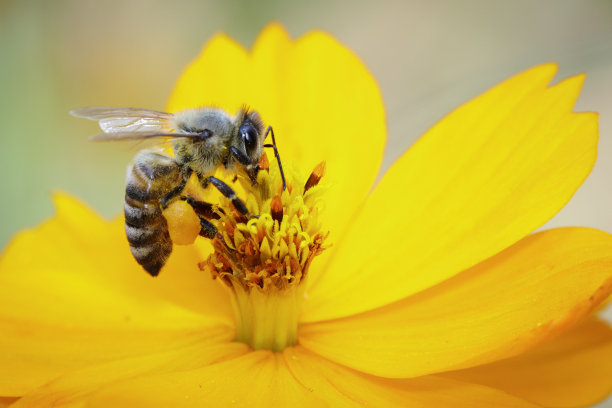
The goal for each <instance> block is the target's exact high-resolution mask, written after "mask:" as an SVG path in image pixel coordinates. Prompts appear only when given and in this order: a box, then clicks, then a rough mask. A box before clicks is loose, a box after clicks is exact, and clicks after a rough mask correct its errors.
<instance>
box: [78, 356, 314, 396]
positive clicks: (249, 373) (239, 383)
mask: <svg viewBox="0 0 612 408" xmlns="http://www.w3.org/2000/svg"><path fill="white" fill-rule="evenodd" d="M87 406H88V407H91V408H94V407H115V408H121V407H130V408H131V407H149V408H153V407H164V408H166V407H173V408H182V407H185V408H192V407H229V406H234V407H304V408H307V407H313V406H314V407H316V406H322V400H321V398H320V396H317V395H313V393H312V392H310V391H309V390H307V389H306V388H304V387H303V386H302V385H301V384H299V383H298V382H297V381H296V379H295V378H294V377H293V375H292V374H291V372H290V371H289V370H288V369H287V366H286V364H285V362H284V361H283V358H282V355H281V354H278V353H272V352H270V351H254V352H250V353H247V354H244V355H242V356H239V357H237V358H234V359H231V360H228V361H224V362H221V363H218V364H213V365H210V366H207V367H202V368H199V369H194V370H188V371H181V372H176V373H169V374H162V375H151V376H147V377H139V378H135V379H132V380H126V381H121V382H117V383H115V384H113V385H109V386H107V387H105V388H103V389H101V390H100V391H99V392H97V393H94V394H92V395H91V396H89V397H88V398H87Z"/></svg>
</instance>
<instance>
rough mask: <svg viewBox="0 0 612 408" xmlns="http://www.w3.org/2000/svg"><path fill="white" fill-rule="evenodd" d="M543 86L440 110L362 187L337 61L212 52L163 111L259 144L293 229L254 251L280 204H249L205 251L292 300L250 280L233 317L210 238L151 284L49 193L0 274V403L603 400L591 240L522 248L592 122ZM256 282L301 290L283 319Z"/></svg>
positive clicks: (571, 175) (582, 235)
mask: <svg viewBox="0 0 612 408" xmlns="http://www.w3.org/2000/svg"><path fill="white" fill-rule="evenodd" d="M555 72H556V66H555V65H553V64H547V65H542V66H538V67H535V68H532V69H530V70H528V71H525V72H523V73H520V74H518V75H516V76H514V77H512V78H510V79H508V80H507V81H505V82H503V83H501V84H500V85H498V86H496V87H494V88H493V89H491V90H489V91H488V92H486V93H484V94H482V95H481V96H479V97H477V98H476V99H474V100H472V101H470V102H468V103H467V104H465V105H463V106H461V107H460V108H458V109H457V110H455V111H453V112H452V113H451V114H449V115H448V116H447V117H445V118H444V119H442V120H441V121H440V122H439V123H438V124H436V125H435V126H434V127H433V128H432V129H431V130H429V131H428V132H427V133H426V134H425V135H424V136H423V137H422V138H421V139H420V140H419V142H417V143H416V144H415V145H414V146H413V147H412V148H411V149H410V150H409V151H408V152H406V153H405V154H404V155H403V156H402V157H401V158H400V159H399V160H398V161H397V162H396V163H395V164H394V165H393V166H392V167H391V168H390V169H389V170H388V171H387V172H386V174H385V175H384V177H383V178H382V179H381V180H380V182H379V183H378V184H377V185H376V186H375V187H372V186H373V183H374V180H375V179H376V175H377V172H378V169H379V166H380V163H381V159H382V155H383V151H384V143H385V122H384V121H385V118H384V112H383V107H382V103H381V97H380V93H379V91H378V88H377V86H376V84H375V82H374V81H373V79H372V78H371V76H370V74H369V73H368V72H367V70H366V69H365V68H364V67H363V66H362V64H361V63H360V62H359V60H358V59H357V58H356V57H355V56H354V55H353V54H352V53H351V52H349V51H348V50H346V49H345V48H344V47H342V46H341V45H340V44H338V43H337V42H336V41H335V40H333V39H332V38H330V37H329V36H328V35H326V34H323V33H320V32H312V33H309V34H307V35H305V36H304V37H302V38H300V39H298V40H297V41H291V40H290V39H289V38H288V36H287V34H286V33H285V31H284V30H283V29H282V28H281V27H279V26H277V25H271V26H269V27H268V28H267V29H265V30H264V32H263V33H262V34H261V36H260V37H259V39H258V40H257V41H256V43H255V45H254V49H253V50H252V51H251V52H247V51H246V50H244V49H243V48H242V47H241V46H239V45H238V44H236V43H235V42H234V41H232V40H231V39H229V38H227V37H225V36H222V35H219V36H216V37H215V38H214V39H213V40H211V42H210V43H209V44H208V45H207V46H206V47H205V49H204V50H203V52H202V54H201V55H200V56H199V57H198V58H197V59H196V60H195V61H194V62H193V63H192V64H191V65H190V66H189V67H188V68H187V70H186V71H185V72H184V73H183V75H182V76H181V78H180V79H179V81H178V84H177V86H176V88H175V90H174V92H173V94H172V96H171V98H170V102H169V106H168V109H169V110H171V111H176V110H178V109H183V108H187V107H193V106H198V105H216V106H220V107H222V108H224V109H227V110H228V111H230V112H233V111H235V110H236V109H237V108H238V107H239V106H240V105H241V104H243V103H248V104H249V105H250V106H252V107H253V108H255V109H257V110H258V111H259V112H260V113H261V115H262V118H263V119H264V121H265V122H266V123H267V124H272V125H273V126H274V131H275V133H276V136H277V142H278V145H279V149H280V152H281V157H282V159H283V163H284V164H286V166H287V169H293V170H288V174H289V175H288V182H289V183H290V184H291V183H293V184H292V186H293V187H292V188H293V189H294V190H295V191H293V190H292V192H291V194H293V195H290V194H289V193H287V194H286V195H285V196H284V197H282V203H281V204H282V211H283V214H284V215H286V214H288V213H287V212H291V211H293V212H294V215H296V214H297V215H296V216H297V218H295V219H294V218H293V216H291V217H290V218H291V219H292V220H294V221H291V220H289V221H291V222H292V224H291V225H293V226H294V227H295V226H296V225H298V224H299V225H300V227H301V228H303V231H301V232H304V231H306V230H307V229H308V228H311V230H310V231H311V233H309V234H308V235H307V236H306V235H301V236H300V238H299V239H300V240H301V241H299V242H306V244H304V245H302V244H296V249H295V250H293V251H292V250H290V249H289V246H290V242H292V243H295V242H297V241H290V240H289V239H288V240H287V241H286V243H287V248H285V249H283V248H281V247H282V245H283V244H282V243H280V241H278V242H272V241H271V242H268V243H266V244H265V245H264V244H263V241H264V238H266V234H267V233H262V235H260V234H259V232H258V231H261V230H259V229H258V228H272V231H274V234H276V233H281V232H279V231H280V230H275V229H274V228H275V227H274V225H277V224H274V222H272V224H270V219H275V218H274V217H277V218H278V219H281V217H280V215H279V211H280V207H278V205H279V204H278V202H277V203H272V200H274V199H273V198H271V197H265V198H262V197H260V196H257V194H259V193H260V192H258V191H259V190H257V189H254V190H253V191H250V192H249V191H248V190H249V188H248V186H247V188H245V189H244V191H241V192H240V194H245V195H247V196H249V195H252V198H251V199H249V198H246V200H247V205H248V206H249V208H254V207H253V206H258V207H261V208H259V209H260V212H262V213H266V214H270V217H271V218H269V217H268V218H267V217H264V216H262V217H260V218H259V219H253V220H251V221H248V222H251V223H252V224H253V225H251V226H249V227H248V228H251V227H253V228H254V230H253V231H254V232H253V235H249V234H250V233H249V232H248V230H245V229H244V228H246V227H245V226H244V225H239V224H240V222H239V220H237V218H234V221H232V220H231V219H229V218H227V219H226V220H225V221H226V222H227V223H229V224H228V225H232V226H233V227H232V228H229V229H228V230H225V231H223V232H224V233H225V234H226V235H225V237H226V238H224V240H225V239H227V241H228V242H229V244H228V245H230V244H231V245H233V246H238V245H240V243H241V242H242V241H240V240H241V239H249V237H251V238H252V239H254V240H258V241H257V242H258V243H260V244H262V245H263V246H260V247H259V248H258V249H257V251H259V253H260V254H261V256H263V258H261V259H262V265H263V264H264V263H263V259H264V258H265V259H266V260H270V259H273V258H274V259H285V258H284V257H283V256H284V255H287V254H289V255H287V256H289V257H290V260H292V261H293V262H295V261H296V260H299V261H300V262H301V261H302V260H303V259H304V260H306V259H310V261H308V262H306V261H304V263H303V264H300V265H301V266H300V268H302V269H301V273H304V274H307V275H308V276H307V279H306V277H304V279H302V280H301V281H300V284H299V285H297V286H291V285H289V284H290V283H291V282H294V280H296V279H298V275H295V274H290V275H291V276H289V275H286V276H284V277H281V278H279V277H278V276H274V273H273V272H270V271H274V270H276V269H274V268H267V269H266V270H258V271H259V272H261V274H259V272H258V273H257V274H251V275H248V273H250V272H252V271H253V270H255V269H252V270H251V269H248V270H246V272H245V273H244V276H242V275H241V276H242V278H243V280H242V281H240V282H241V283H240V285H243V284H244V285H246V286H238V287H237V289H236V288H235V290H236V291H238V292H239V291H240V290H244V291H245V293H246V292H247V291H248V290H247V289H244V288H251V289H252V292H251V293H250V294H247V295H245V296H243V297H242V298H240V295H235V294H233V293H234V292H232V289H228V285H227V284H228V283H229V284H230V286H231V284H232V282H233V281H232V279H233V275H231V271H232V268H231V267H229V269H228V265H226V264H225V263H224V262H225V261H226V260H227V259H226V260H223V259H222V258H223V256H224V255H223V254H224V252H223V251H224V249H223V248H222V247H219V244H220V242H221V241H220V240H218V239H217V240H216V241H215V248H216V249H217V252H215V253H213V251H212V248H211V245H210V242H209V241H207V240H204V239H199V240H198V241H196V244H195V245H193V246H175V248H174V253H173V256H172V257H171V258H170V260H169V262H168V264H167V265H166V267H165V269H164V270H162V273H161V275H160V276H159V277H157V278H155V279H153V278H151V277H150V276H149V275H148V274H146V273H145V272H144V271H143V270H142V269H141V268H140V267H139V266H138V265H137V264H136V262H135V261H134V260H133V259H132V257H131V255H130V252H129V250H128V246H127V242H126V240H125V237H124V232H123V225H122V223H123V221H122V219H117V220H115V221H112V222H107V221H104V220H102V219H101V218H100V217H98V216H97V215H96V214H95V213H93V212H92V211H91V210H89V209H88V208H87V207H85V206H84V205H82V204H80V203H79V202H77V201H76V200H74V199H72V198H69V197H67V196H64V195H56V196H55V198H54V200H55V205H56V207H57V215H56V216H55V217H54V218H52V219H51V220H49V221H47V222H45V223H43V224H42V225H41V226H39V227H38V228H36V229H34V230H31V231H24V232H22V233H20V234H19V235H18V236H17V237H16V238H15V239H14V240H13V241H12V242H11V243H10V244H9V246H8V248H7V249H6V250H5V251H4V253H3V256H2V258H1V259H0V395H2V396H5V397H6V398H4V399H0V406H1V405H2V404H8V403H10V402H12V401H14V400H16V398H10V397H22V398H20V399H18V400H17V401H16V402H15V404H14V406H15V407H49V406H53V407H56V408H57V407H82V406H88V407H140V406H142V407H195V406H199V407H200V406H212V407H223V406H230V405H231V406H265V407H268V406H305V407H311V406H334V407H335V406H363V405H369V406H374V407H389V406H399V407H406V406H409V407H449V406H451V407H533V406H550V407H566V406H568V407H569V406H583V405H588V404H593V403H595V402H596V401H598V400H599V399H601V398H603V397H605V395H607V393H608V392H609V390H610V388H611V386H612V380H611V378H612V365H611V364H610V363H609V362H610V361H612V359H611V357H612V331H611V330H610V328H609V327H608V326H607V325H606V324H604V323H603V322H601V321H598V320H597V319H596V318H595V317H589V314H590V312H592V311H593V309H594V308H596V307H597V306H598V305H599V304H600V303H601V302H602V301H603V300H604V299H605V298H606V297H607V296H608V295H609V294H610V292H611V290H612V288H611V282H612V280H611V278H612V236H610V235H609V234H607V233H604V232H601V231H597V230H594V229H588V228H561V229H553V230H549V231H543V232H538V233H535V234H533V235H529V234H530V233H531V232H532V231H534V230H535V229H537V228H538V227H540V226H541V225H542V224H544V223H545V222H546V221H547V220H549V219H550V218H551V217H552V216H553V215H554V214H555V213H556V212H557V211H558V210H559V209H560V208H561V207H562V206H563V205H564V204H565V203H566V202H567V201H568V200H569V199H570V197H571V196H572V194H573V193H574V192H575V190H576V189H577V188H578V187H579V185H580V184H581V183H582V181H583V180H584V179H585V178H586V176H587V175H588V173H589V172H590V169H591V167H592V165H593V163H594V161H595V155H596V141H597V116H596V115H595V114H593V113H572V112H571V110H572V107H573V105H574V102H575V99H576V97H577V95H578V92H579V89H580V87H581V84H582V81H583V76H576V77H572V78H569V79H566V80H564V81H562V82H560V83H559V84H557V85H555V86H552V87H550V86H548V84H549V82H550V81H551V79H552V78H553V76H554V75H555ZM323 161H324V162H325V163H326V171H325V175H324V177H323V178H322V179H321V182H320V187H321V188H320V189H319V190H320V191H318V192H317V194H318V197H317V199H316V200H312V202H309V199H306V198H303V200H304V201H303V202H301V201H299V200H301V199H302V198H301V196H302V195H305V194H303V190H304V189H303V188H302V187H300V188H301V190H300V188H298V186H303V184H299V183H298V180H300V177H301V180H302V181H303V180H304V179H305V178H306V177H308V174H309V173H310V172H311V171H312V170H313V169H315V168H316V166H317V164H318V163H320V162H323ZM274 169H275V163H274V162H271V163H270V170H269V174H270V177H271V180H270V182H269V183H270V184H269V185H271V186H274V185H278V176H274V172H275V170H274ZM264 172H265V171H264ZM262 174H263V173H262ZM264 176H265V174H264ZM274 183H276V184H274ZM260 184H261V185H263V184H265V183H260ZM319 193H320V194H319ZM240 194H239V195H240ZM279 194H280V195H281V196H282V194H285V193H279ZM268 199H270V200H268ZM319 204H321V206H320V207H319ZM221 205H222V208H225V209H226V210H228V211H227V213H228V214H227V216H228V217H233V215H232V214H231V207H230V206H229V204H227V203H225V204H223V203H222V204H221ZM302 205H304V206H306V207H302ZM292 206H293V207H292ZM264 207H265V208H264ZM315 208H316V210H315ZM275 209H276V210H275ZM275 211H276V212H275ZM313 211H314V213H313ZM313 214H314V215H313ZM301 216H304V217H305V218H303V221H304V222H305V223H310V224H308V225H309V226H310V227H307V226H304V225H302V224H300V221H295V220H297V219H299V217H301ZM234 222H235V225H234V224H232V223H234ZM245 222H246V221H245ZM248 222H247V223H248ZM255 224H256V225H255ZM219 225H221V224H219ZM223 225H225V224H223ZM266 225H267V227H266ZM241 228H242V230H241ZM279 228H280V227H279ZM296 228H297V227H296ZM237 230H238V231H242V232H240V233H241V234H243V233H244V234H243V235H242V238H240V237H237V235H236V234H234V235H231V234H233V233H234V232H235V231H237ZM327 231H329V233H330V235H329V236H328V237H327V236H326V232H327ZM317 232H320V235H319V238H320V240H319V241H317V238H315V236H316V234H317ZM274 234H272V235H274ZM230 235H231V236H230ZM296 236H297V235H292V237H294V238H295V237H296ZM294 238H291V239H294ZM266 239H267V238H266ZM295 239H297V238H295ZM319 244H320V246H317V245H319ZM275 245H276V246H275ZM304 247H308V249H307V250H308V251H314V252H317V253H318V252H320V250H323V249H324V248H326V249H325V250H324V251H323V252H322V253H321V254H318V256H316V257H315V256H314V255H312V256H311V254H312V252H305V251H307V250H306V249H304ZM226 249H227V248H226ZM281 251H286V252H283V253H282V254H283V256H281V255H279V254H281ZM299 251H302V252H299ZM228 253H230V252H226V253H225V255H228ZM315 255H317V254H315ZM228 256H229V255H228ZM275 257H276V258H275ZM309 257H310V258H309ZM241 259H242V258H241ZM244 262H246V261H244ZM198 263H200V266H201V268H202V269H203V270H204V271H205V272H206V273H205V272H203V271H202V270H200V268H198ZM265 265H269V264H265ZM293 265H294V266H295V264H293ZM237 266H238V267H240V266H241V265H237ZM242 266H244V265H242ZM255 266H257V265H255ZM281 269H282V268H281ZM298 269H299V268H298ZM292 270H294V269H292ZM228 271H230V275H231V276H229V275H228ZM210 272H212V273H214V274H216V276H217V279H215V280H213V279H211V276H210ZM247 276H248V279H247ZM266 279H268V280H266ZM275 279H276V280H275ZM282 279H285V280H284V281H283V280H282ZM264 281H265V282H280V281H282V282H285V283H286V284H287V285H289V286H291V287H297V288H299V290H295V293H294V294H293V295H292V296H293V297H292V298H291V299H292V300H293V301H296V300H297V302H298V308H299V307H300V306H301V312H299V314H296V313H298V312H297V311H296V312H291V311H289V309H286V308H285V307H286V306H287V304H288V302H286V301H285V300H280V301H278V302H277V303H273V304H267V307H268V309H266V310H265V311H263V312H261V310H262V309H257V308H259V307H260V306H261V305H262V304H265V303H266V302H267V300H269V299H272V298H273V296H277V295H279V293H276V292H274V293H273V291H267V292H266V291H265V290H263V289H265V287H266V286H265V285H263V284H261V285H259V282H264ZM253 282H255V284H254V285H253ZM224 283H225V284H224ZM249 285H251V286H249ZM274 285H276V286H274ZM274 285H272V286H269V287H277V286H278V285H280V284H278V283H274ZM281 286H282V285H281ZM262 288H263V289H262ZM232 296H234V297H232ZM249 296H253V297H249ZM256 296H259V298H258V299H255V298H254V297H256ZM241 299H242V300H241ZM243 301H244V302H243ZM251 301H252V302H253V305H254V308H255V309H257V310H255V312H254V314H257V316H254V317H253V316H251V317H248V316H247V314H248V313H250V312H249V310H251V309H249V308H248V307H246V306H245V305H247V304H248V302H251ZM300 301H301V305H299V303H300ZM232 302H233V305H234V308H233V306H232ZM241 302H242V303H241ZM296 310H297V309H296ZM234 311H236V314H234ZM283 313H285V314H286V316H285V317H287V320H282V319H281V318H280V317H279V316H282V315H283ZM291 313H294V314H293V315H292V314H291ZM270 316H272V317H273V318H272V319H268V320H271V321H272V323H270V322H269V321H268V322H264V323H261V324H262V325H263V326H261V325H260V326H258V327H264V331H267V330H268V329H267V328H266V327H268V326H266V325H270V327H272V326H274V323H278V322H279V321H280V322H281V323H279V324H278V325H276V326H275V327H274V328H273V330H279V328H280V330H281V331H282V330H283V328H284V329H286V331H288V330H290V329H291V328H290V327H289V326H291V325H292V324H294V326H296V325H297V327H293V328H294V329H296V330H297V334H296V336H297V339H296V338H292V337H291V336H292V335H291V333H288V332H287V333H279V332H275V333H274V334H272V336H271V338H272V340H274V339H278V338H279V336H282V335H283V334H287V337H286V338H284V340H282V341H281V342H280V343H274V342H272V343H269V342H266V341H264V342H259V341H258V340H256V337H257V336H255V335H253V332H249V330H248V329H247V328H248V324H249V322H250V323H255V324H257V322H262V321H265V320H266V317H270ZM292 316H294V317H295V319H293V320H292ZM277 318H279V319H281V320H276V319H277ZM240 319H244V321H240ZM249 319H252V320H249ZM292 321H294V323H291V322H292ZM298 324H299V325H298ZM243 329H244V331H242V332H241V330H243ZM270 330H272V329H270ZM241 333H242V334H241ZM236 336H238V338H239V340H241V341H234V339H235V338H236ZM263 336H264V337H265V336H269V333H264V334H263ZM246 343H249V344H251V345H253V346H254V347H255V348H258V350H253V349H252V348H251V347H250V346H249V345H247V344H246ZM270 349H273V350H276V351H271V350H270Z"/></svg>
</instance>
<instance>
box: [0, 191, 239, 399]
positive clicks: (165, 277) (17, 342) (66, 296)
mask: <svg viewBox="0 0 612 408" xmlns="http://www.w3.org/2000/svg"><path fill="white" fill-rule="evenodd" d="M55 202H56V206H57V210H58V214H57V215H56V216H55V217H54V218H52V219H51V220H49V221H47V222H45V223H43V224H42V225H41V226H40V227H38V228H36V229H34V230H30V231H24V232H22V233H20V234H19V235H18V236H17V237H15V239H14V240H13V241H12V242H11V243H10V244H9V246H8V247H7V248H6V249H5V251H4V253H3V254H2V258H0V333H2V335H1V336H0V350H2V353H0V395H2V394H1V393H2V392H3V391H4V390H6V389H10V390H18V391H19V392H23V390H28V389H30V388H31V387H32V386H36V385H39V384H40V383H42V382H46V381H47V380H49V379H50V378H52V377H53V376H55V375H57V374H58V373H61V372H64V371H65V370H67V369H69V368H72V367H78V366H82V365H83V364H88V363H90V362H92V361H103V360H105V359H110V358H114V357H117V356H129V355H130V353H136V354H138V353H141V352H146V351H147V350H154V349H159V348H161V347H163V343H164V342H167V343H169V344H172V343H173V342H175V341H177V338H178V339H180V338H181V337H185V336H186V338H189V336H187V335H188V334H189V333H202V332H207V331H209V330H213V331H223V332H224V333H227V334H226V336H227V337H231V333H232V332H233V329H232V325H233V317H232V316H231V306H230V304H229V301H228V298H227V294H226V293H225V291H224V290H223V289H222V288H221V287H220V286H219V285H218V283H217V282H213V281H212V280H211V279H210V277H208V276H204V275H203V274H202V273H201V272H200V271H199V270H198V269H197V266H196V264H197V262H199V261H201V260H202V259H203V258H200V256H199V255H198V252H197V251H196V250H195V249H194V248H180V249H177V251H176V252H180V254H179V255H180V256H178V257H172V258H171V259H170V261H169V263H168V267H167V268H166V269H164V271H163V272H164V273H163V274H162V276H160V277H159V278H157V279H153V278H151V277H150V276H148V274H147V273H146V272H144V271H143V270H142V269H141V268H140V266H138V265H137V264H136V262H135V261H134V260H133V259H132V257H131V254H130V252H129V249H128V247H127V242H126V239H125V236H124V234H125V233H124V231H123V226H122V222H120V221H117V222H113V223H108V222H106V221H104V220H102V219H101V218H99V217H98V216H97V215H95V213H93V212H92V211H91V210H89V209H88V208H87V207H85V206H84V205H82V204H80V203H78V202H77V201H75V200H73V199H71V198H69V197H67V196H62V195H58V196H56V197H55ZM164 330H166V331H167V332H164ZM90 338H91V339H90ZM139 339H142V343H143V344H142V345H140V344H139ZM122 342H125V343H127V344H131V346H128V345H125V346H124V344H123V343H122ZM37 367H38V368H37ZM16 373H23V375H21V376H17V375H16ZM17 378H19V381H17V380H16V379H17ZM6 387H8V388H6ZM15 392H16V391H15ZM9 395H10V394H9Z"/></svg>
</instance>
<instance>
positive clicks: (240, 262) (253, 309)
mask: <svg viewBox="0 0 612 408" xmlns="http://www.w3.org/2000/svg"><path fill="white" fill-rule="evenodd" d="M262 157H263V158H264V159H263V160H261V161H260V168H261V169H262V170H261V171H260V172H259V174H258V177H257V183H256V184H255V185H253V184H252V183H251V182H250V180H248V178H246V177H240V178H239V181H240V184H241V185H242V189H241V190H238V195H239V196H241V195H242V194H244V197H241V198H242V199H243V200H244V201H245V202H246V206H247V208H248V210H249V213H250V214H249V216H245V215H244V214H241V213H240V212H238V211H237V210H236V209H235V208H234V207H233V205H232V203H231V201H230V200H228V199H226V198H224V197H221V198H220V200H219V210H218V214H219V216H220V218H219V219H218V220H213V223H214V224H215V226H216V227H217V230H218V232H219V234H218V235H217V238H215V239H213V241H212V243H213V247H214V253H213V254H211V255H210V256H209V258H208V259H207V260H206V261H204V262H202V263H200V265H199V266H200V269H201V270H203V271H205V272H207V273H210V274H211V275H212V277H213V278H216V279H219V280H220V281H221V282H223V283H224V284H225V285H226V286H227V288H228V289H229V290H230V292H231V294H232V298H233V304H234V311H235V315H236V320H237V326H238V327H237V340H238V341H242V342H245V343H247V344H249V345H250V346H251V347H253V348H254V349H270V350H275V351H280V350H282V349H284V348H285V347H287V346H290V345H294V344H295V343H296V341H297V326H298V323H297V319H298V314H299V311H300V305H301V301H302V298H303V292H304V286H305V285H303V283H304V281H305V279H306V278H307V276H308V269H309V266H310V264H311V262H312V261H313V259H314V258H315V257H316V256H317V255H318V254H320V253H321V252H322V251H323V250H324V241H325V239H326V238H327V235H328V232H327V231H322V226H321V221H320V216H319V212H320V209H321V205H320V204H321V200H320V196H321V194H322V191H323V188H322V186H320V185H319V180H320V179H321V177H322V176H323V173H324V170H325V166H324V163H321V164H319V165H318V166H316V168H315V169H314V171H313V172H312V173H311V175H310V177H309V178H308V180H304V179H300V177H299V176H296V175H295V174H294V172H292V171H289V172H288V177H287V188H286V190H283V189H282V180H281V177H280V174H279V172H278V170H277V168H276V166H269V165H268V163H267V159H265V157H266V156H265V155H264V156H262ZM270 167H271V168H270ZM289 170H290V169H289Z"/></svg>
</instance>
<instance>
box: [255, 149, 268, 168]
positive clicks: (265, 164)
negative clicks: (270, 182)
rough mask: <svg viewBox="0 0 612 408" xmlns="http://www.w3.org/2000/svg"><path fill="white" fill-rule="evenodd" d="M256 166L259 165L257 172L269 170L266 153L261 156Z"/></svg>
mask: <svg viewBox="0 0 612 408" xmlns="http://www.w3.org/2000/svg"><path fill="white" fill-rule="evenodd" d="M257 164H258V165H259V170H266V171H269V170H270V161H269V160H268V155H267V154H266V153H264V154H262V155H261V157H260V158H259V162H258V163H257Z"/></svg>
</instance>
